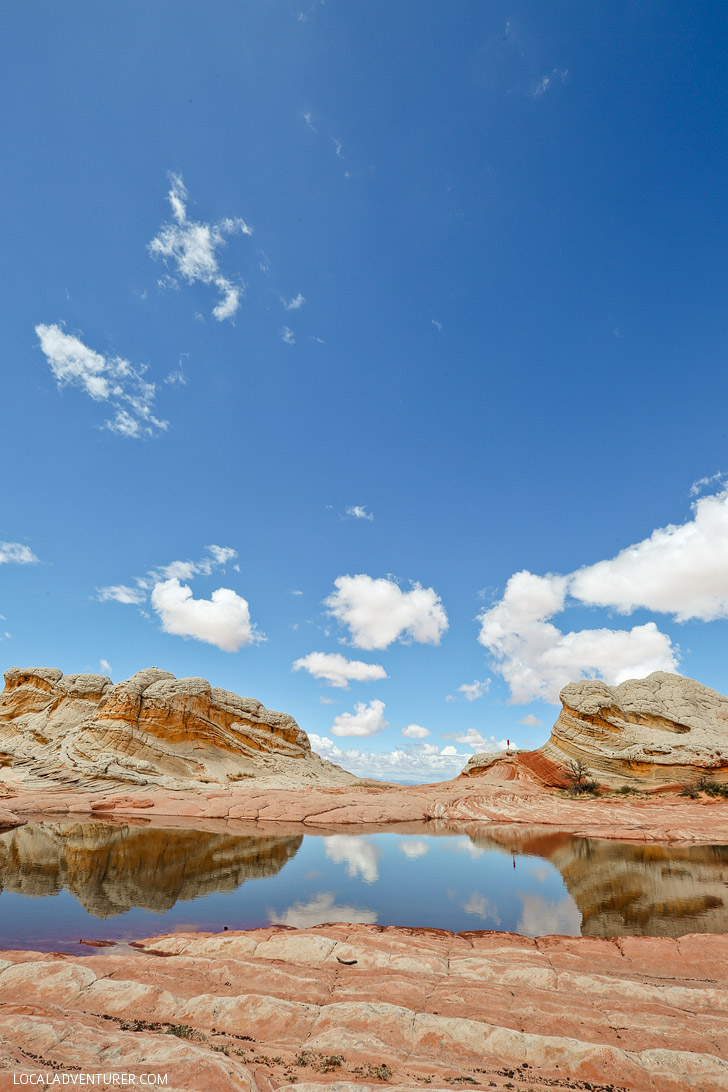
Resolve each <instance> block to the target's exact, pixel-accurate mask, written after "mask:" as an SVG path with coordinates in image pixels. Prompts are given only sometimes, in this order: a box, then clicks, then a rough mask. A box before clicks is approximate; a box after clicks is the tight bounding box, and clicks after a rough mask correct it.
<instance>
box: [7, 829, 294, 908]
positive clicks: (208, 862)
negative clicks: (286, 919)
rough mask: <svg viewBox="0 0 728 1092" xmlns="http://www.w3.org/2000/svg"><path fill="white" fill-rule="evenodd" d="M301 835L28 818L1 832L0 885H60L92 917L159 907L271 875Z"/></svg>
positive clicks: (29, 890)
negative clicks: (248, 834) (47, 820)
mask: <svg viewBox="0 0 728 1092" xmlns="http://www.w3.org/2000/svg"><path fill="white" fill-rule="evenodd" d="M302 841H303V835H300V834H299V835H295V836H291V835H288V836H284V837H275V836H272V835H266V836H262V837H261V836H256V835H252V836H247V837H245V836H240V835H235V834H233V833H229V832H223V833H211V832H209V831H204V830H189V829H175V828H172V829H159V828H151V827H143V826H131V825H126V824H124V825H119V826H110V825H109V824H108V823H101V822H80V823H69V822H63V821H60V822H57V823H53V822H43V823H29V824H28V825H27V826H25V827H18V828H17V829H16V830H13V831H11V832H10V833H8V834H5V835H3V836H2V837H0V889H2V890H4V891H8V892H12V893H14V894H19V895H31V896H45V895H56V894H58V892H60V891H62V890H63V889H64V888H65V889H66V890H68V891H70V892H71V894H73V895H75V897H76V898H77V899H78V901H79V902H80V903H81V905H82V906H83V907H84V909H85V910H87V911H88V912H89V913H90V914H93V915H94V916H95V917H97V918H108V917H112V916H113V915H115V914H123V913H125V912H126V911H127V910H129V909H131V908H132V907H139V908H141V909H144V910H154V911H157V912H162V911H165V910H169V909H171V907H173V906H174V905H175V903H177V902H179V901H187V900H190V899H196V898H199V897H200V896H202V895H210V894H213V893H216V892H225V891H234V890H235V889H236V888H237V887H239V886H240V885H241V884H243V883H245V881H246V880H250V879H254V878H255V879H257V878H260V877H265V876H275V875H276V874H277V873H278V872H280V870H281V869H282V868H283V866H284V865H285V864H286V863H287V862H288V861H289V860H291V858H292V857H294V856H295V855H296V853H297V852H298V849H299V848H300V845H301V843H302Z"/></svg>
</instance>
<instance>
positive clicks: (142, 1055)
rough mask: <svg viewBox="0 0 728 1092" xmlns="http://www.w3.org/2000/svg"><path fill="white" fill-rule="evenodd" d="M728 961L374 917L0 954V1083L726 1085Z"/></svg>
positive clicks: (692, 1088) (219, 1087)
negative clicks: (82, 1075)
mask: <svg viewBox="0 0 728 1092" xmlns="http://www.w3.org/2000/svg"><path fill="white" fill-rule="evenodd" d="M727 958H728V938H726V937H723V936H686V937H681V938H680V939H679V940H671V939H654V938H622V939H617V940H613V941H608V940H595V939H591V938H588V937H556V936H551V937H541V938H539V939H538V940H530V939H528V938H526V937H521V936H515V935H513V934H508V933H485V932H471V933H460V934H456V935H453V934H452V933H447V932H444V931H441V930H436V929H397V928H382V927H379V926H372V925H369V926H367V925H326V926H319V927H317V928H313V929H305V930H286V929H281V928H279V927H271V928H266V929H258V930H252V931H250V932H241V933H233V932H228V933H224V934H221V935H214V934H172V935H166V936H161V937H155V938H153V939H151V940H147V941H143V942H140V943H139V944H138V946H136V948H135V949H132V948H128V947H123V948H122V947H118V948H116V947H111V948H106V949H102V950H101V951H99V952H98V953H97V952H94V954H93V955H91V956H89V957H87V958H79V957H78V956H71V955H51V956H49V955H43V954H40V953H33V952H3V953H0V997H1V1001H0V1090H4V1089H6V1088H7V1089H8V1092H9V1090H10V1089H11V1088H12V1087H13V1086H14V1084H18V1083H20V1079H21V1078H20V1077H19V1075H20V1074H38V1073H39V1072H46V1073H48V1072H50V1073H51V1074H53V1072H54V1071H55V1072H58V1071H60V1070H69V1071H73V1070H75V1071H78V1070H82V1071H83V1072H86V1073H98V1072H103V1073H107V1074H109V1073H119V1072H126V1073H132V1074H135V1075H140V1074H141V1073H149V1072H150V1071H151V1072H154V1073H160V1074H166V1077H167V1084H166V1087H167V1089H168V1090H169V1092H173V1090H176V1089H180V1090H181V1089H184V1090H185V1092H188V1090H189V1089H190V1088H194V1089H196V1090H197V1092H208V1090H210V1092H212V1090H213V1089H214V1090H215V1092H233V1090H234V1092H272V1089H277V1090H280V1092H284V1090H285V1092H294V1089H295V1090H296V1092H301V1090H303V1092H373V1090H374V1089H376V1088H382V1087H383V1086H384V1087H387V1088H389V1089H392V1090H393V1092H395V1090H396V1092H405V1090H407V1092H409V1090H412V1092H414V1089H419V1088H422V1086H423V1085H427V1086H428V1087H429V1088H430V1089H432V1090H435V1089H438V1090H439V1089H442V1090H445V1089H453V1088H458V1087H460V1088H462V1087H464V1086H465V1085H467V1086H469V1087H474V1088H482V1089H487V1090H489V1092H490V1090H491V1089H495V1090H496V1092H505V1090H506V1089H508V1090H509V1092H511V1090H518V1092H546V1090H549V1092H576V1090H581V1092H583V1090H585V1089H590V1090H591V1092H724V1090H725V1088H726V1087H728V1062H726V1060H725V1059H726V1057H728V990H727V989H726V980H725V975H724V973H723V968H724V967H725V961H726V959H727ZM137 1080H138V1076H137ZM299 1082H300V1083H299Z"/></svg>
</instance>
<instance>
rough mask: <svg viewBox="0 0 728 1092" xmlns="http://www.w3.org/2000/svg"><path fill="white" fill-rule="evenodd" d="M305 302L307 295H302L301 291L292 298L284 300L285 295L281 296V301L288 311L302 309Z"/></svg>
mask: <svg viewBox="0 0 728 1092" xmlns="http://www.w3.org/2000/svg"><path fill="white" fill-rule="evenodd" d="M305 302H306V300H305V297H304V296H302V295H301V293H300V292H299V293H298V295H297V296H294V297H293V299H290V300H284V299H283V297H281V303H282V304H283V306H284V307H285V309H286V311H300V309H301V308H302V307H303V305H304V303H305Z"/></svg>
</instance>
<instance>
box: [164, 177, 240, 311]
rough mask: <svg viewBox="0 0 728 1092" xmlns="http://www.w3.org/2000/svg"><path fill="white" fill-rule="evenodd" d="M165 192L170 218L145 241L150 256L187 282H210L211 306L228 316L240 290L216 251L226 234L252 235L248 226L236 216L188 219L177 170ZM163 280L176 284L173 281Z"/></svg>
mask: <svg viewBox="0 0 728 1092" xmlns="http://www.w3.org/2000/svg"><path fill="white" fill-rule="evenodd" d="M169 177H170V182H171V187H170V191H169V194H168V199H169V203H170V205H171V207H172V220H171V221H169V222H168V223H166V224H163V225H162V227H161V229H160V231H159V234H158V235H156V236H155V237H154V238H153V239H152V241H151V242H150V243H149V246H148V250H149V253H150V254H151V256H152V257H153V258H161V260H162V261H163V262H164V263H165V265H167V266H171V267H172V268H173V269H174V270H175V271H176V272H177V274H178V276H180V277H181V278H182V280H184V281H186V282H187V284H194V283H195V281H200V282H201V283H202V284H211V285H214V287H215V288H217V290H218V292H219V293H220V299H219V301H218V303H217V304H216V305H215V307H214V308H213V312H212V313H213V316H214V317H215V318H216V319H217V320H218V322H223V321H224V320H225V319H228V318H232V317H233V315H234V314H235V313H236V311H237V310H238V308H239V307H240V300H241V298H242V296H243V294H244V287H243V285H242V284H236V283H234V282H233V281H231V280H230V279H229V278H228V277H225V276H224V275H223V274H222V272H221V271H220V265H219V262H218V256H217V252H218V250H220V249H221V248H222V247H224V246H225V245H226V239H225V236H227V235H235V234H241V235H252V233H253V229H252V228H250V227H249V226H248V225H247V224H246V223H245V221H244V220H242V219H241V218H240V217H239V216H238V217H234V218H230V217H227V218H225V219H224V220H220V221H219V222H218V223H216V224H211V223H203V222H198V221H196V220H190V219H189V217H188V215H187V198H188V194H187V190H186V188H185V185H184V182H183V181H182V177H181V175H179V174H170V176H169ZM166 283H169V284H171V285H172V286H176V281H174V280H172V281H167V282H166Z"/></svg>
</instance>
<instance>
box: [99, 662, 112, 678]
mask: <svg viewBox="0 0 728 1092" xmlns="http://www.w3.org/2000/svg"><path fill="white" fill-rule="evenodd" d="M99 666H100V667H101V670H102V671H103V672H104V674H105V675H111V664H110V663H109V661H108V660H99Z"/></svg>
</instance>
